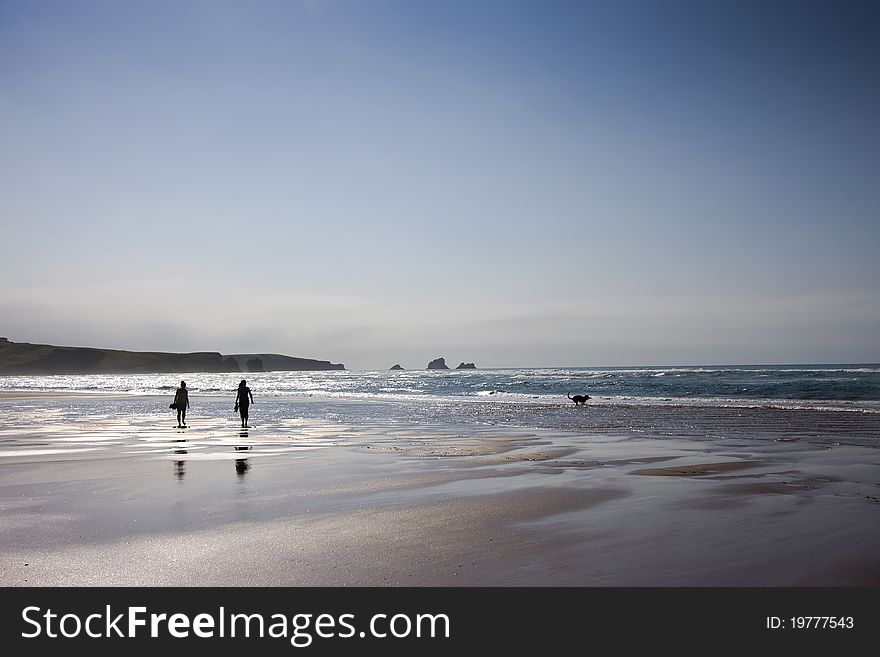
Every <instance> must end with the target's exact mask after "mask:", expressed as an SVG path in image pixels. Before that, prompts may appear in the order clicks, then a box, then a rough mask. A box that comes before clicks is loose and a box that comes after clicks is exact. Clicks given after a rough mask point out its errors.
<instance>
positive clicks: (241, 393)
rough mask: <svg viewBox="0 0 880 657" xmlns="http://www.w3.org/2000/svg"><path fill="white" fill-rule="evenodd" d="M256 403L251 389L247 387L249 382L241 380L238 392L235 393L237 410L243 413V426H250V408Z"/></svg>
mask: <svg viewBox="0 0 880 657" xmlns="http://www.w3.org/2000/svg"><path fill="white" fill-rule="evenodd" d="M253 402H254V396H253V394H251V389H250V388H248V387H247V381H245V380H244V379H242V380H241V383H239V384H238V392H236V393H235V410H237V411H238V412H239V413H241V426H242V427H243V428H244V427H247V425H248V406H249V405H250V404H252V403H253Z"/></svg>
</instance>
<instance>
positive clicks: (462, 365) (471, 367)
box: [455, 363, 477, 370]
mask: <svg viewBox="0 0 880 657" xmlns="http://www.w3.org/2000/svg"><path fill="white" fill-rule="evenodd" d="M455 369H457V370H475V369H477V366H476V365H474V364H473V363H459V365H458V367H456V368H455Z"/></svg>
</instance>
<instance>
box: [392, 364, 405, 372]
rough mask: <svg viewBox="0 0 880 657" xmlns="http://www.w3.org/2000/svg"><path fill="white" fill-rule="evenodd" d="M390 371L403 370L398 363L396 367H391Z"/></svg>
mask: <svg viewBox="0 0 880 657" xmlns="http://www.w3.org/2000/svg"><path fill="white" fill-rule="evenodd" d="M391 369H392V370H402V369H403V368H402V367H401V366H400V363H398V364H397V365H392V366H391Z"/></svg>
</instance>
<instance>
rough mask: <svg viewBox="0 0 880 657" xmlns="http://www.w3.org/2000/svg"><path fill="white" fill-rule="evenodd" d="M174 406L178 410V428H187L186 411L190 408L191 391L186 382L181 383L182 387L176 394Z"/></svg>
mask: <svg viewBox="0 0 880 657" xmlns="http://www.w3.org/2000/svg"><path fill="white" fill-rule="evenodd" d="M174 405H175V407H176V408H177V428H178V429H185V428H186V409H187V408H189V391H188V390H187V389H186V381H181V382H180V387H179V388H178V389H177V392H175V393H174Z"/></svg>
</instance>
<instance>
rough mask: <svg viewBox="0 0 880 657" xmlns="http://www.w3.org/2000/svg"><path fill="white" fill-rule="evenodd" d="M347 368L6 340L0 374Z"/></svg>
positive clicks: (271, 357)
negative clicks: (59, 345)
mask: <svg viewBox="0 0 880 657" xmlns="http://www.w3.org/2000/svg"><path fill="white" fill-rule="evenodd" d="M344 369H345V366H344V365H343V364H342V363H331V362H330V361H327V360H314V359H311V358H296V357H294V356H283V355H281V354H232V355H223V354H221V353H218V352H209V351H205V352H196V353H188V354H178V353H166V352H159V351H123V350H119V349H93V348H91V347H56V346H54V345H48V344H29V343H26V342H10V341H9V340H7V339H6V338H0V374H138V373H141V374H153V373H165V372H271V371H310V370H344Z"/></svg>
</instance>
